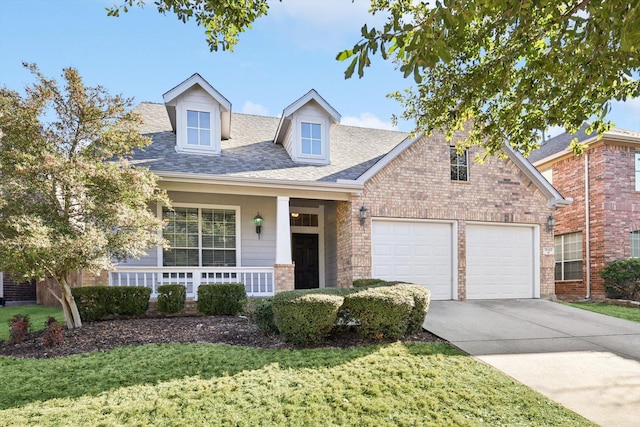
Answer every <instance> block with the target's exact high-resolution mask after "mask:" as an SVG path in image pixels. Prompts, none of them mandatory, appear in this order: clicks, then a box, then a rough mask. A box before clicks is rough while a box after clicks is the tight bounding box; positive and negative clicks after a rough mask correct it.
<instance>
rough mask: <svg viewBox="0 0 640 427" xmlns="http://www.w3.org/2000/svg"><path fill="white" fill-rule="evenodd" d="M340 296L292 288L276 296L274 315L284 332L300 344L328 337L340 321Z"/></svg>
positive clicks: (280, 329)
mask: <svg viewBox="0 0 640 427" xmlns="http://www.w3.org/2000/svg"><path fill="white" fill-rule="evenodd" d="M343 301H344V298H343V297H342V296H339V295H330V294H322V293H311V292H300V291H288V292H282V293H279V294H277V295H276V296H275V297H273V318H274V323H275V325H276V327H277V328H278V331H280V335H281V336H282V337H283V338H284V339H285V340H287V341H291V342H293V343H295V344H299V345H309V344H316V343H318V342H321V341H322V340H324V339H325V338H326V337H327V336H328V335H329V333H330V332H331V329H333V325H335V324H336V321H337V320H338V310H340V307H341V306H342V302H343Z"/></svg>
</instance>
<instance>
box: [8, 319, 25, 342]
mask: <svg viewBox="0 0 640 427" xmlns="http://www.w3.org/2000/svg"><path fill="white" fill-rule="evenodd" d="M7 323H8V325H9V341H8V342H9V344H12V345H13V344H18V343H21V342H22V341H24V339H25V337H26V336H27V334H28V333H29V331H30V330H31V319H30V318H29V316H28V315H26V314H16V315H15V316H13V317H12V318H11V319H10V320H9V321H8V322H7Z"/></svg>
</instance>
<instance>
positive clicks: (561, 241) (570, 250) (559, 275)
mask: <svg viewBox="0 0 640 427" xmlns="http://www.w3.org/2000/svg"><path fill="white" fill-rule="evenodd" d="M554 249H555V250H554V253H555V258H556V274H555V279H556V280H582V233H570V234H563V235H561V236H556V237H555V248H554Z"/></svg>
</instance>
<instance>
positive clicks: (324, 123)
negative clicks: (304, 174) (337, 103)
mask: <svg viewBox="0 0 640 427" xmlns="http://www.w3.org/2000/svg"><path fill="white" fill-rule="evenodd" d="M338 123H340V114H339V113H338V112H337V111H336V110H335V109H334V108H333V107H332V106H331V105H329V103H328V102H327V101H325V100H324V99H323V98H322V97H321V96H320V95H319V94H318V92H316V91H315V90H313V89H311V90H310V91H309V92H307V94H306V95H304V96H303V97H301V98H300V99H298V100H297V101H295V102H294V103H293V104H291V105H289V106H288V107H287V108H285V109H284V111H283V112H282V117H281V119H280V123H279V124H278V130H277V131H276V136H275V138H274V139H273V141H274V142H275V143H276V144H282V145H284V147H285V149H286V150H287V152H288V153H289V156H290V157H291V159H292V160H293V161H294V162H297V163H310V164H319V165H328V164H329V163H331V131H332V130H333V129H334V128H335V127H336V126H337V125H338Z"/></svg>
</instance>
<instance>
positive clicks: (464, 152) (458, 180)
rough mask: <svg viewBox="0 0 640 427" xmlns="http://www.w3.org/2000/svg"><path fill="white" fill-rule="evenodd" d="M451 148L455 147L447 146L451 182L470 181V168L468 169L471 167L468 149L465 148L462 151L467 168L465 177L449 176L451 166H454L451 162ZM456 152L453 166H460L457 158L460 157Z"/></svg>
mask: <svg viewBox="0 0 640 427" xmlns="http://www.w3.org/2000/svg"><path fill="white" fill-rule="evenodd" d="M452 149H453V150H455V149H456V147H455V146H449V178H450V179H451V182H470V181H471V173H470V172H471V170H470V169H471V168H470V167H469V150H468V149H465V150H464V151H463V152H462V153H463V154H464V156H465V159H466V164H465V167H466V168H467V176H466V179H453V178H451V168H452V167H453V166H454V165H453V163H451V150H452ZM456 154H457V156H456V165H455V166H456V167H460V166H461V165H460V163H459V162H458V158H459V157H460V154H459V153H457V152H456Z"/></svg>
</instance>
